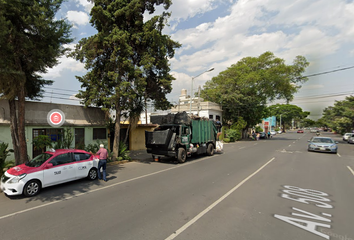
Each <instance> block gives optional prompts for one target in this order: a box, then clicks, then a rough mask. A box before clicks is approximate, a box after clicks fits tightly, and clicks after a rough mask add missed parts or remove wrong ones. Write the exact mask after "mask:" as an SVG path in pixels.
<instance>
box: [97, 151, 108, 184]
mask: <svg viewBox="0 0 354 240" xmlns="http://www.w3.org/2000/svg"><path fill="white" fill-rule="evenodd" d="M96 155H100V161H99V162H98V170H97V175H98V179H99V180H102V178H101V168H102V173H103V181H105V182H107V178H106V166H107V157H108V152H107V149H105V148H104V145H103V144H101V145H100V149H99V150H98V152H97V153H96Z"/></svg>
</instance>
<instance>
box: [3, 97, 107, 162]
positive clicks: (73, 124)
mask: <svg viewBox="0 0 354 240" xmlns="http://www.w3.org/2000/svg"><path fill="white" fill-rule="evenodd" d="M25 108H26V112H25V121H26V127H25V136H26V142H27V152H28V155H29V157H30V158H32V157H33V144H32V143H33V136H32V135H33V134H32V133H33V129H56V128H53V127H52V126H51V125H49V124H48V122H47V114H48V113H49V112H50V111H51V110H53V109H59V110H61V111H63V112H64V114H65V123H64V124H63V125H62V126H61V127H60V128H59V129H63V128H69V129H71V130H72V132H73V134H75V128H84V135H85V136H84V144H85V146H87V145H88V144H93V143H96V140H93V129H94V128H106V127H105V116H104V112H103V111H102V110H101V109H100V108H85V107H83V106H74V105H66V104H52V103H43V102H26V103H25ZM0 141H2V142H5V143H9V148H13V145H12V138H11V132H10V109H9V104H8V101H6V100H0ZM99 141H100V142H103V143H105V144H107V136H106V138H105V139H102V140H99ZM71 147H73V148H74V147H75V137H74V140H73V143H72V146H71ZM7 159H9V160H12V159H14V156H13V155H10V156H9V157H8V158H7Z"/></svg>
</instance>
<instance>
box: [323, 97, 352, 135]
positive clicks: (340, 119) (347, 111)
mask: <svg viewBox="0 0 354 240" xmlns="http://www.w3.org/2000/svg"><path fill="white" fill-rule="evenodd" d="M319 121H320V122H321V123H322V124H323V125H325V126H326V127H330V128H332V129H333V130H335V131H337V132H339V133H341V134H344V133H346V132H351V131H352V130H353V129H354V96H348V97H346V98H345V100H342V101H336V102H335V103H334V106H330V107H327V108H325V109H324V110H323V116H322V118H321V119H319Z"/></svg>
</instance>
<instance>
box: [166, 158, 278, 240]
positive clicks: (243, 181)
mask: <svg viewBox="0 0 354 240" xmlns="http://www.w3.org/2000/svg"><path fill="white" fill-rule="evenodd" d="M274 159H275V158H272V159H271V160H269V161H268V162H267V163H266V164H264V165H263V166H262V167H260V168H259V169H258V170H257V171H255V172H254V173H252V174H251V175H249V176H248V177H247V178H245V179H244V180H242V182H240V183H239V184H237V185H236V186H235V187H234V188H232V189H231V190H230V191H228V192H227V193H226V194H225V195H224V196H222V197H221V198H219V199H218V200H216V201H215V202H214V203H213V204H211V205H210V206H209V207H207V208H206V209H204V210H203V211H202V212H200V213H199V214H198V215H197V216H195V217H194V218H193V219H192V220H190V221H189V222H187V223H186V224H184V225H183V226H182V227H181V228H180V229H178V230H177V231H175V232H174V233H172V234H171V235H170V236H169V237H168V238H166V239H165V240H172V239H174V238H175V237H177V236H178V235H180V234H181V233H182V232H184V231H185V230H186V229H187V228H189V227H190V226H191V225H192V224H193V223H195V222H196V221H198V220H199V219H200V218H201V217H203V216H204V215H205V214H207V213H208V212H209V211H210V210H212V209H213V208H214V207H215V206H216V205H218V204H219V203H220V202H222V201H223V200H224V199H225V198H227V197H228V196H229V195H230V194H231V193H233V192H234V191H236V190H237V189H238V188H239V187H241V186H242V185H243V184H244V183H245V182H247V181H248V180H249V179H250V178H252V177H253V176H254V175H256V174H257V173H258V172H260V171H261V170H262V169H263V168H265V167H266V166H267V165H268V164H269V163H271V162H272V161H273V160H274Z"/></svg>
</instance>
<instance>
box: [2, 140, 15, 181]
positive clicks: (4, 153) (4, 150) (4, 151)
mask: <svg viewBox="0 0 354 240" xmlns="http://www.w3.org/2000/svg"><path fill="white" fill-rule="evenodd" d="M8 146H9V144H8V143H3V142H2V143H0V177H1V176H2V175H3V173H4V172H3V170H4V168H8V167H9V164H11V162H6V158H7V157H8V156H10V152H13V151H14V150H13V149H7V147H8ZM13 165H14V164H13Z"/></svg>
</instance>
